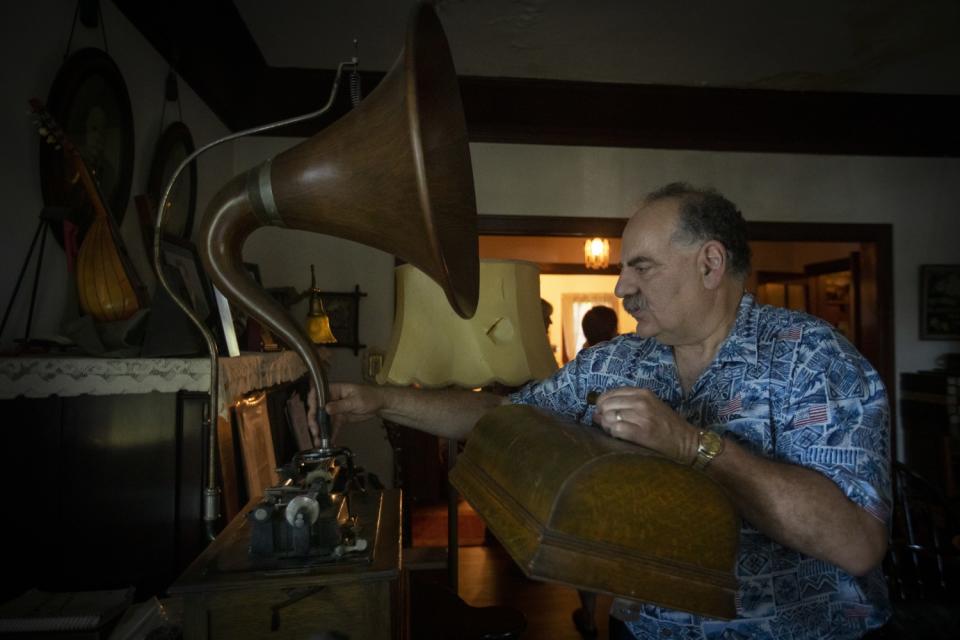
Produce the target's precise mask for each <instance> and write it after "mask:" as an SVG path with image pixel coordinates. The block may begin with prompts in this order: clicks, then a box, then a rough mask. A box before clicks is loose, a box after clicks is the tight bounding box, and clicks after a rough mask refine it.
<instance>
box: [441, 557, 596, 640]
mask: <svg viewBox="0 0 960 640" xmlns="http://www.w3.org/2000/svg"><path fill="white" fill-rule="evenodd" d="M459 557H460V580H459V582H460V591H459V595H460V597H461V598H463V599H464V600H465V601H466V602H467V604H469V605H471V606H474V607H485V606H491V605H506V606H510V607H513V608H515V609H519V610H520V611H522V612H523V613H524V615H526V617H527V631H526V633H525V634H524V635H523V639H524V640H578V639H579V638H580V637H581V636H580V634H579V633H577V630H576V629H575V628H574V626H573V622H572V620H571V618H570V616H571V614H572V613H573V611H574V609H576V608H577V607H579V606H580V599H579V597H578V596H577V592H576V591H575V590H574V589H572V588H569V587H564V586H561V585H557V584H550V583H546V582H539V581H537V580H530V579H528V578H527V577H525V576H524V575H523V573H522V572H521V571H520V569H519V568H517V566H516V565H515V564H514V563H513V561H512V560H511V559H510V557H509V556H508V555H507V554H506V552H505V551H504V550H503V549H502V548H501V547H500V546H497V545H496V544H494V545H492V546H491V545H487V546H475V547H461V548H460V554H459ZM609 609H610V598H609V597H607V596H600V597H599V598H598V602H597V626H598V628H599V631H600V633H599V636H598V638H601V639H602V638H606V637H607V612H608V611H609Z"/></svg>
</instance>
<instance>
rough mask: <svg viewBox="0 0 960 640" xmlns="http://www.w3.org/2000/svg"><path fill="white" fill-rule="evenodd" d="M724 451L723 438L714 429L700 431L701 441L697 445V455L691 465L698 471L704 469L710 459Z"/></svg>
mask: <svg viewBox="0 0 960 640" xmlns="http://www.w3.org/2000/svg"><path fill="white" fill-rule="evenodd" d="M722 452H723V438H722V437H721V436H720V435H718V434H716V433H714V432H713V431H708V430H704V431H701V432H700V443H699V444H698V445H697V457H696V458H694V459H693V464H692V465H691V466H692V467H693V468H694V469H696V470H697V471H703V470H704V469H706V468H707V465H708V464H710V461H711V460H713V459H714V458H716V457H717V456H718V455H720V454H721V453H722Z"/></svg>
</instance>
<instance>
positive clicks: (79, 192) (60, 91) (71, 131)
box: [39, 49, 134, 245]
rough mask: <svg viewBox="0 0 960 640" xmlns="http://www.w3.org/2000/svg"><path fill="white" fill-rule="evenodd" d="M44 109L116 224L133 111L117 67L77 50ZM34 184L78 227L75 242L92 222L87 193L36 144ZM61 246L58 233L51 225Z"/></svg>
mask: <svg viewBox="0 0 960 640" xmlns="http://www.w3.org/2000/svg"><path fill="white" fill-rule="evenodd" d="M47 110H48V111H49V112H50V114H51V115H52V116H53V118H54V119H55V120H56V121H57V123H58V124H59V125H60V128H61V129H62V130H63V132H64V135H65V136H66V138H67V139H68V140H69V141H70V142H71V143H72V145H73V147H75V148H76V149H78V150H79V152H80V156H81V157H82V159H83V163H84V164H85V165H86V167H87V170H88V171H89V173H90V174H91V175H92V176H93V178H94V180H95V182H96V183H97V185H98V187H99V196H100V199H101V200H102V201H103V203H104V205H105V207H106V209H107V211H108V212H109V213H110V214H111V215H112V216H113V219H114V220H115V221H116V223H117V225H119V224H120V223H121V222H122V221H123V216H124V213H126V209H127V202H128V201H129V199H130V186H131V182H132V179H133V162H134V158H133V152H134V142H133V141H134V134H133V111H132V109H131V107H130V96H129V95H128V94H127V85H126V84H125V83H124V81H123V76H122V75H121V74H120V70H119V69H118V68H117V65H116V64H115V63H114V62H113V60H112V59H111V58H110V56H108V55H107V54H106V53H104V52H103V51H101V50H100V49H81V50H79V51H77V52H76V53H74V54H73V55H71V56H70V57H69V58H68V59H67V61H66V62H65V63H64V64H63V66H62V67H60V70H59V72H58V73H57V77H56V78H55V79H54V81H53V86H52V87H51V88H50V95H49V96H48V97H47ZM39 158H40V185H41V189H42V191H43V202H44V204H45V205H47V206H59V207H67V208H68V209H70V211H71V219H72V221H73V222H74V224H75V225H76V226H77V228H78V237H77V243H78V245H79V242H80V241H81V240H82V239H83V235H84V234H85V233H86V230H87V228H88V227H89V226H90V223H91V222H92V221H93V210H92V207H91V206H90V198H91V194H89V193H87V191H86V190H85V189H84V187H83V184H82V181H77V180H75V177H76V171H75V169H74V168H73V165H72V164H71V163H69V162H67V161H66V159H65V157H64V154H63V152H62V151H61V150H57V149H55V148H54V147H51V146H50V145H48V144H45V143H43V142H41V143H40V153H39ZM53 231H54V235H55V236H56V237H57V241H58V242H60V244H61V245H63V230H62V228H60V227H59V225H53Z"/></svg>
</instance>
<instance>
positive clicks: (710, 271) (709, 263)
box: [698, 240, 727, 289]
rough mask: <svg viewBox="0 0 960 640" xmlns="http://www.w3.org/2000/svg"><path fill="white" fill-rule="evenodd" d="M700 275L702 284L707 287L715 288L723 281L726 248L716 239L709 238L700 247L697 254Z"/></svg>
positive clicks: (725, 269)
mask: <svg viewBox="0 0 960 640" xmlns="http://www.w3.org/2000/svg"><path fill="white" fill-rule="evenodd" d="M698 264H699V266H700V275H701V277H702V280H703V286H704V287H705V288H707V289H716V288H717V287H719V286H720V283H721V282H722V281H723V276H724V274H725V273H726V272H727V250H726V248H725V247H724V246H723V245H722V244H721V243H719V242H717V241H716V240H710V241H709V242H706V243H704V245H703V246H702V247H700V255H699V256H698Z"/></svg>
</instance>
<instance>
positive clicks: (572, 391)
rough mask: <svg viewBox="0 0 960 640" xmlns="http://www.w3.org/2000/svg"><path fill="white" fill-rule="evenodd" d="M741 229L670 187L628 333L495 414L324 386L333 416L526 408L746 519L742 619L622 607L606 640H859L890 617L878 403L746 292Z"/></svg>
mask: <svg viewBox="0 0 960 640" xmlns="http://www.w3.org/2000/svg"><path fill="white" fill-rule="evenodd" d="M745 227H746V224H745V222H744V221H743V218H742V216H741V215H740V212H739V211H737V210H736V208H735V207H734V206H733V204H732V203H730V202H729V201H728V200H726V199H725V198H723V197H722V196H721V195H719V194H717V193H716V192H713V191H709V190H697V189H693V188H691V187H689V186H687V185H683V184H671V185H668V186H666V187H664V188H663V189H660V190H659V191H656V192H654V193H652V194H651V195H650V196H648V197H647V199H646V200H645V201H644V203H643V205H642V206H641V207H640V209H639V210H638V211H637V212H636V213H635V214H634V215H633V217H632V218H631V219H630V221H629V222H628V224H627V226H626V228H625V229H624V233H623V244H622V271H621V274H620V277H619V280H618V281H617V285H616V289H615V292H616V294H617V296H618V297H620V298H622V299H623V301H624V307H625V308H626V310H627V311H628V312H629V313H630V314H631V315H632V316H633V317H634V319H635V320H636V321H637V329H636V333H635V334H634V335H624V336H619V337H617V338H615V339H613V340H611V341H610V342H607V343H605V344H602V345H599V346H597V347H595V348H593V349H588V350H584V351H583V352H581V353H580V354H579V355H578V357H577V358H576V359H574V360H573V361H571V362H570V363H568V364H567V365H566V366H565V367H564V368H562V369H561V370H560V371H558V372H557V373H556V374H555V375H554V376H552V377H551V378H549V379H547V380H544V381H541V382H535V383H532V384H530V385H528V386H527V387H525V388H523V389H521V390H520V391H519V392H517V393H515V394H513V395H512V396H510V397H509V398H506V399H501V398H499V397H497V396H491V395H485V394H476V393H471V392H455V391H449V392H416V391H413V390H407V389H396V388H371V387H358V386H354V385H332V386H331V396H332V398H333V400H332V401H331V402H329V403H328V405H327V410H328V411H329V412H330V414H331V415H333V416H335V417H336V418H337V419H338V420H343V419H344V418H346V419H348V420H356V419H364V418H368V417H371V416H372V415H374V414H376V415H380V416H381V417H384V418H388V419H390V420H393V421H396V422H400V423H403V424H407V425H409V426H413V427H417V428H420V429H424V430H427V431H430V432H432V433H436V434H439V435H443V436H445V437H454V438H463V437H465V436H467V435H468V434H469V432H470V429H471V428H472V427H473V425H474V424H475V423H476V421H477V420H478V419H479V418H480V416H481V415H482V414H483V413H484V412H485V411H486V410H488V409H489V408H491V407H494V406H497V405H499V404H501V403H504V402H515V403H529V404H536V405H538V406H541V407H544V408H547V409H552V410H554V411H557V412H559V413H562V414H565V415H568V416H576V415H578V414H580V413H581V412H583V413H585V417H584V422H589V421H590V420H592V421H593V422H595V423H597V424H599V425H600V426H601V427H602V428H603V429H604V430H605V431H607V432H608V433H609V434H610V435H612V436H614V437H617V438H622V439H624V440H628V441H631V442H635V443H637V444H641V445H643V446H646V447H649V448H651V449H654V450H656V451H658V452H659V453H661V454H662V455H664V456H667V457H669V458H671V459H673V460H675V461H677V462H678V463H680V464H686V465H694V466H696V467H697V468H699V469H702V470H704V472H705V473H706V474H707V475H708V476H710V477H711V478H712V479H713V480H714V481H716V482H717V483H718V484H720V485H721V486H722V487H723V488H724V489H725V490H726V492H727V494H728V495H729V496H730V498H731V499H732V501H733V503H734V505H735V506H736V508H737V510H738V512H739V513H740V515H741V516H742V518H743V525H742V528H741V536H740V548H739V557H738V562H737V566H736V572H737V578H738V582H739V591H738V594H737V595H738V597H737V607H738V617H737V618H736V619H735V620H732V621H721V620H711V619H705V618H701V617H699V616H696V615H692V614H688V613H683V612H678V611H670V610H666V609H663V608H660V607H656V606H653V605H649V604H642V603H634V602H630V601H625V600H624V601H620V600H617V601H615V602H614V607H613V610H612V611H611V616H612V617H613V619H612V620H611V637H612V638H620V637H624V638H629V637H637V638H654V637H657V638H665V637H670V638H740V637H742V638H792V639H798V638H799V639H802V638H811V639H812V638H857V637H861V636H862V635H863V634H864V633H866V632H867V631H868V630H869V629H872V628H876V627H879V626H881V625H882V624H883V622H884V621H885V620H886V618H887V617H888V616H889V604H888V601H887V594H886V587H885V584H884V582H883V578H882V575H881V573H880V569H879V565H880V562H881V560H882V558H883V556H884V553H885V551H886V540H887V524H886V523H887V520H888V519H889V513H890V489H889V479H888V478H889V469H888V466H889V464H888V455H889V425H888V420H889V416H888V414H889V411H888V407H887V400H886V394H885V391H884V388H883V385H882V383H881V381H880V379H879V376H878V375H877V372H876V371H875V370H874V369H873V368H872V367H871V366H870V364H869V363H868V362H866V360H865V359H864V358H863V357H862V356H861V355H860V354H859V353H857V352H856V350H855V349H854V348H853V347H852V346H851V345H850V344H849V343H848V342H847V341H846V340H844V339H843V338H842V337H841V336H839V334H838V333H837V332H836V331H834V330H833V329H832V327H830V326H829V325H827V324H826V323H824V322H822V321H820V320H817V319H815V318H812V317H810V316H807V315H805V314H799V313H796V312H792V311H788V310H786V309H779V308H775V307H768V306H762V305H758V304H757V303H756V302H755V301H754V299H753V297H752V296H750V295H749V294H746V293H744V290H743V284H744V280H745V278H746V276H747V274H748V272H749V270H750V250H749V245H748V244H747V240H746V233H745ZM591 390H602V391H603V393H602V394H601V395H600V396H599V399H598V400H597V403H596V406H595V407H592V408H591V407H588V406H587V405H586V401H585V398H586V395H587V392H589V391H591ZM591 409H592V411H591ZM718 436H719V437H718Z"/></svg>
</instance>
